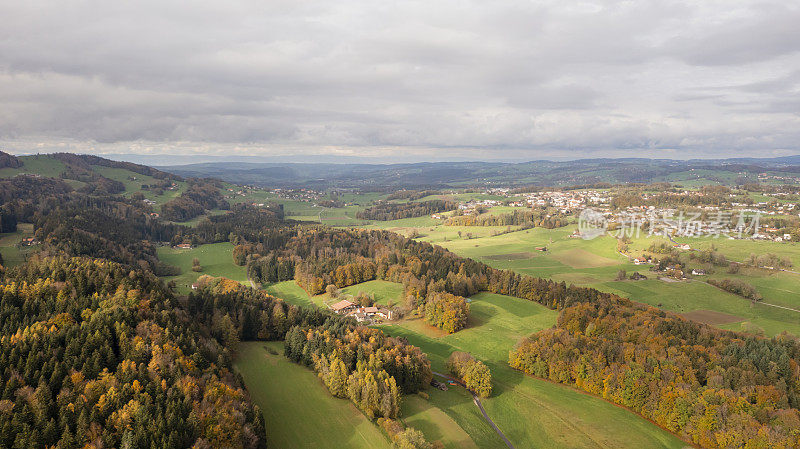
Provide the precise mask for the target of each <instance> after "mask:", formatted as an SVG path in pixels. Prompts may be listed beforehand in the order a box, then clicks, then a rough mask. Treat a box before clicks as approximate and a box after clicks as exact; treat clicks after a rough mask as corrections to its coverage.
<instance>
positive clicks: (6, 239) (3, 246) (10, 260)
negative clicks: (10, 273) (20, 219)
mask: <svg viewBox="0 0 800 449" xmlns="http://www.w3.org/2000/svg"><path fill="white" fill-rule="evenodd" d="M27 237H33V224H31V223H19V224H17V230H16V231H15V232H8V233H5V234H0V254H2V255H3V264H2V265H3V266H4V267H9V268H10V267H15V266H17V265H20V264H22V263H24V262H25V260H26V258H27V256H28V255H29V254H31V253H33V252H35V251H36V250H37V249H38V246H33V247H20V246H18V244H19V242H21V241H22V239H23V238H27Z"/></svg>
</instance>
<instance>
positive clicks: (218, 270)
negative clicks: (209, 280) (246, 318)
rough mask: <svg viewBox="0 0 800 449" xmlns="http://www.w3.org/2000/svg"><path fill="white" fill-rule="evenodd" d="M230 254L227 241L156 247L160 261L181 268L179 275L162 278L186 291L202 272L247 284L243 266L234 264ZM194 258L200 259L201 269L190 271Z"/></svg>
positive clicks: (229, 244)
mask: <svg viewBox="0 0 800 449" xmlns="http://www.w3.org/2000/svg"><path fill="white" fill-rule="evenodd" d="M232 254H233V245H232V244H231V243H229V242H223V243H212V244H208V245H200V246H198V247H196V248H192V249H178V248H171V247H169V246H162V247H159V248H158V258H159V259H160V260H161V261H162V262H164V263H167V264H169V265H174V266H176V267H179V268H180V269H181V274H180V275H178V276H168V277H165V278H164V280H165V281H167V282H168V281H173V280H174V281H175V282H176V283H177V284H178V289H179V290H180V291H183V292H188V291H189V289H190V288H191V285H192V284H193V283H194V282H195V281H197V278H199V277H200V276H202V275H204V274H207V275H209V276H215V277H226V278H228V279H233V280H234V281H239V282H242V283H245V284H248V285H249V283H248V281H247V272H246V270H245V267H240V266H237V265H236V264H234V263H233V255H232ZM194 258H197V259H199V260H200V266H201V267H202V271H200V272H194V271H192V260H193V259H194Z"/></svg>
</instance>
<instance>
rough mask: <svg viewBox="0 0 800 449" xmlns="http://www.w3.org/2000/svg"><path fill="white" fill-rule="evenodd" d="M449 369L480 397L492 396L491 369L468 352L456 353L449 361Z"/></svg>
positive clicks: (451, 355)
mask: <svg viewBox="0 0 800 449" xmlns="http://www.w3.org/2000/svg"><path fill="white" fill-rule="evenodd" d="M447 369H448V370H450V372H451V373H452V374H453V375H454V376H456V377H459V378H460V379H461V380H463V381H464V384H465V385H466V386H467V389H469V390H470V391H472V392H474V393H475V394H477V395H478V396H480V397H483V398H488V397H489V396H491V394H492V373H491V371H489V367H488V366H486V365H485V364H484V363H483V362H481V361H480V360H476V359H475V357H473V356H472V355H471V354H469V353H467V352H461V351H455V352H453V353H452V354H450V357H449V358H448V359H447Z"/></svg>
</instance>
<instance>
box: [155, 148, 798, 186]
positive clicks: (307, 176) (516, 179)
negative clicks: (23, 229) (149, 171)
mask: <svg viewBox="0 0 800 449" xmlns="http://www.w3.org/2000/svg"><path fill="white" fill-rule="evenodd" d="M159 169H160V170H163V171H167V172H171V173H175V174H178V175H181V176H187V177H214V178H219V179H222V180H225V181H230V182H238V183H245V184H256V185H261V186H271V187H298V188H299V187H314V188H328V187H340V188H365V187H377V186H384V187H407V188H423V187H438V188H441V187H476V186H487V185H494V186H508V187H514V186H521V185H541V186H565V185H576V184H593V183H601V182H607V183H648V182H657V181H665V182H671V181H675V180H683V179H684V178H685V179H686V180H689V179H695V178H696V179H705V180H706V181H708V183H719V184H732V183H736V181H737V180H738V181H740V183H741V182H757V180H758V177H757V176H758V174H759V173H762V172H771V173H774V174H775V175H776V176H778V175H780V174H784V175H787V174H788V175H791V174H795V173H796V174H798V175H800V156H784V157H777V158H729V159H691V160H673V159H645V158H619V159H611V158H596V159H578V160H573V161H547V160H540V161H530V162H520V163H509V162H419V163H398V164H319V163H316V164H315V163H285V162H213V163H208V162H207V163H198V164H187V165H177V166H161V167H159ZM695 171H702V172H703V176H696V174H693V172H695ZM707 172H710V173H707ZM698 173H699V172H698Z"/></svg>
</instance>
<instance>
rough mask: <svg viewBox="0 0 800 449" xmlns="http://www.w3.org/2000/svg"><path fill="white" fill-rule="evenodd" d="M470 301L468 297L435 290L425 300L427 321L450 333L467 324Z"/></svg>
mask: <svg viewBox="0 0 800 449" xmlns="http://www.w3.org/2000/svg"><path fill="white" fill-rule="evenodd" d="M468 318H469V303H468V302H467V300H466V298H463V297H461V296H456V295H453V294H450V293H446V292H435V293H433V294H431V295H429V296H428V298H427V299H426V300H425V321H427V322H428V323H430V324H432V325H434V326H436V327H438V328H440V329H442V330H443V331H445V332H447V333H448V334H452V333H453V332H456V331H459V330H461V329H463V328H465V327H466V326H467V320H468Z"/></svg>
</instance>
